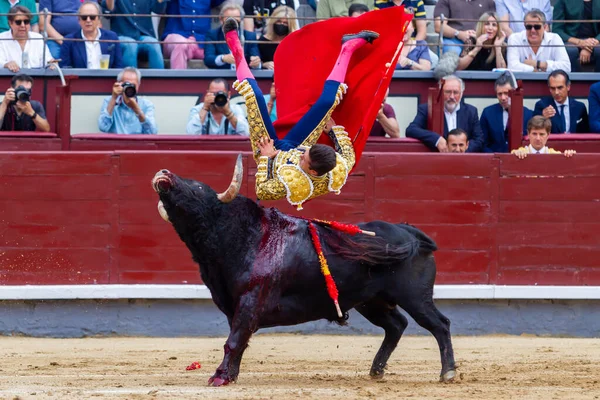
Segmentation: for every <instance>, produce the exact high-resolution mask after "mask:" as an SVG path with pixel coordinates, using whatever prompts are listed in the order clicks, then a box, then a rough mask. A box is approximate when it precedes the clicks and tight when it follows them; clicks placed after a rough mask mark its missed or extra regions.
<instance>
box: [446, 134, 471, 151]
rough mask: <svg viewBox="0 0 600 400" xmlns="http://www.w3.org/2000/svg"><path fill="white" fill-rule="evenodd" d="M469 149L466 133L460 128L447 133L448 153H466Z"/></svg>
mask: <svg viewBox="0 0 600 400" xmlns="http://www.w3.org/2000/svg"><path fill="white" fill-rule="evenodd" d="M468 149H469V138H468V136H467V132H465V131H463V130H462V129H460V128H456V129H452V130H451V131H450V132H448V151H449V152H450V153H466V152H467V150H468Z"/></svg>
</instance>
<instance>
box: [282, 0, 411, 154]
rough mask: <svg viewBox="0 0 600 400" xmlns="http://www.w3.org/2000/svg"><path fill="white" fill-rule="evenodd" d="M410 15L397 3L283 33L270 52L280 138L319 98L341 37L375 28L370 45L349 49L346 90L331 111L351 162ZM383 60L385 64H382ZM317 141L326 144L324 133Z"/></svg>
mask: <svg viewBox="0 0 600 400" xmlns="http://www.w3.org/2000/svg"><path fill="white" fill-rule="evenodd" d="M411 19H412V14H407V13H405V12H404V7H403V6H398V7H390V8H386V9H384V10H375V11H370V12H368V13H366V14H363V15H361V16H360V17H358V18H350V17H345V18H331V19H328V20H326V21H320V22H315V23H312V24H309V25H306V26H304V27H303V28H302V29H300V30H297V31H295V32H294V33H292V34H291V35H289V36H288V37H286V38H285V39H284V40H283V41H282V42H281V43H280V44H279V46H278V47H277V51H276V52H275V59H274V61H275V65H277V68H276V69H275V86H276V90H277V121H276V122H275V131H276V132H277V135H278V137H279V138H284V137H285V135H286V134H287V133H288V132H289V131H290V129H291V128H292V127H293V126H294V125H295V124H296V123H297V122H298V121H299V120H300V118H302V116H303V115H304V114H306V112H307V111H308V110H309V108H310V107H311V106H312V105H313V104H314V103H315V101H316V100H317V99H318V98H319V96H320V94H321V91H322V89H323V84H324V83H325V80H326V79H327V77H328V76H329V73H330V72H331V69H332V68H333V65H334V64H335V61H336V60H337V57H338V54H339V52H340V50H341V48H342V44H341V43H342V36H343V35H345V34H348V33H358V32H360V31H361V30H371V31H374V32H377V33H379V38H378V39H376V40H375V42H374V43H373V44H367V45H365V46H363V47H361V48H360V49H359V50H358V51H356V53H354V54H353V56H352V59H351V60H350V65H349V66H348V72H347V74H346V80H345V83H346V84H347V85H348V92H347V93H346V95H344V98H343V100H342V102H341V103H340V105H339V106H338V107H337V108H336V109H335V111H334V113H333V119H334V121H335V123H336V124H338V125H343V126H344V127H345V128H346V131H347V132H348V134H349V136H350V138H351V139H352V140H353V141H354V150H355V152H356V164H358V160H359V159H360V155H361V153H362V149H363V148H364V145H365V143H366V140H367V139H368V137H369V133H370V132H371V127H372V126H373V122H374V121H375V117H376V116H377V112H378V111H379V108H380V107H381V103H382V102H383V99H384V97H385V95H386V91H387V89H388V87H389V84H390V80H391V78H392V75H393V72H394V69H395V66H396V62H397V59H398V56H399V55H400V50H401V44H402V39H403V37H404V32H405V30H406V26H407V24H408V23H410V21H411ZM386 63H391V66H390V67H389V68H386ZM319 142H321V143H327V144H330V145H331V144H332V143H331V141H330V140H329V138H328V137H327V136H326V135H323V136H321V139H320V140H319Z"/></svg>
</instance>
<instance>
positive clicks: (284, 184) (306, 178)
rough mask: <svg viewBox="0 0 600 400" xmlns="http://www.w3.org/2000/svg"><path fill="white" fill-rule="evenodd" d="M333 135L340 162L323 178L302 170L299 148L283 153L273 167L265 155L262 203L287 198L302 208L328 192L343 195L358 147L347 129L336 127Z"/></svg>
mask: <svg viewBox="0 0 600 400" xmlns="http://www.w3.org/2000/svg"><path fill="white" fill-rule="evenodd" d="M333 132H334V134H335V137H336V139H337V142H338V144H339V151H338V153H337V154H336V155H337V162H336V165H335V167H334V168H333V170H331V171H330V172H328V173H327V174H325V175H322V176H312V175H309V174H307V173H305V172H304V171H303V170H302V168H300V165H299V164H300V156H301V155H302V152H301V151H300V150H298V149H292V150H289V151H280V152H279V153H278V154H277V156H275V159H274V160H273V161H272V163H271V165H269V161H270V160H269V158H268V157H266V156H262V157H260V158H259V161H258V170H257V171H256V195H257V197H258V198H259V199H260V200H279V199H283V198H284V197H285V198H287V200H288V201H289V202H290V204H292V205H295V206H297V207H298V210H301V209H302V203H304V202H305V201H307V200H310V199H312V198H315V197H317V196H321V195H323V194H326V193H328V192H334V193H335V194H339V193H340V190H341V188H342V186H344V184H345V183H346V179H347V178H348V174H349V173H350V170H352V167H354V163H355V161H356V159H355V155H354V147H353V146H352V142H351V141H350V138H349V137H348V133H346V132H345V131H344V127H343V126H334V127H333Z"/></svg>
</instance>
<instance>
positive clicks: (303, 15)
mask: <svg viewBox="0 0 600 400" xmlns="http://www.w3.org/2000/svg"><path fill="white" fill-rule="evenodd" d="M296 15H298V27H299V28H302V27H303V26H304V25H308V24H310V23H311V22H315V21H316V18H317V2H316V0H298V8H296Z"/></svg>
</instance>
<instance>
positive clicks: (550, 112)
mask: <svg viewBox="0 0 600 400" xmlns="http://www.w3.org/2000/svg"><path fill="white" fill-rule="evenodd" d="M542 115H543V116H544V118H552V117H554V116H555V115H556V110H555V109H554V107H552V106H548V107H546V108H544V110H543V111H542Z"/></svg>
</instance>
